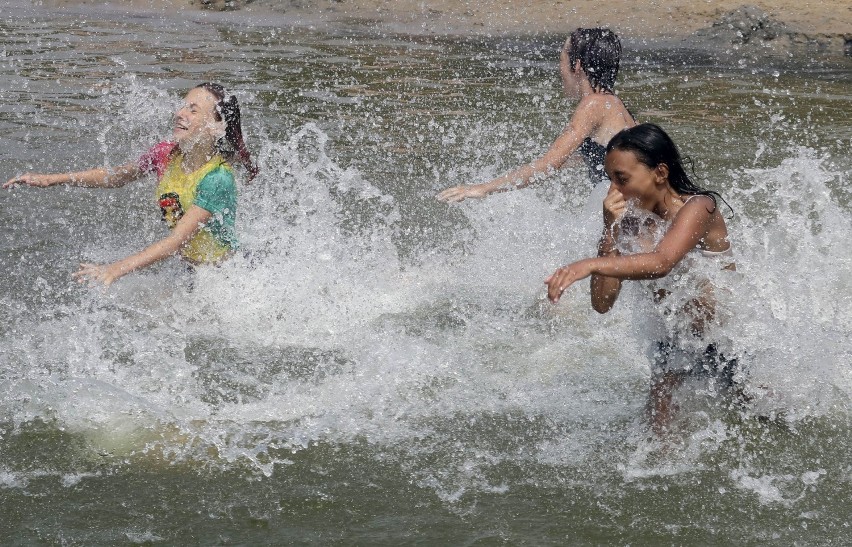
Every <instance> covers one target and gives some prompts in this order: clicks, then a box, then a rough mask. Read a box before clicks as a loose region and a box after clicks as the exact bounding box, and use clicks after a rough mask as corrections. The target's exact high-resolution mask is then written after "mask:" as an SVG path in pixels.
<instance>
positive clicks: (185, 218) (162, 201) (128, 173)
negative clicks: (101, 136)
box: [3, 83, 258, 286]
mask: <svg viewBox="0 0 852 547" xmlns="http://www.w3.org/2000/svg"><path fill="white" fill-rule="evenodd" d="M173 137H174V138H173V140H172V141H167V142H161V143H159V144H157V145H155V146H154V147H153V148H151V149H150V150H149V151H148V152H147V153H146V154H144V155H143V156H142V157H141V158H139V160H138V161H132V162H129V163H126V164H124V165H121V166H119V167H117V168H115V169H107V168H103V167H101V168H96V169H90V170H88V171H81V172H77V173H62V174H36V173H27V174H25V175H21V176H18V177H14V178H12V179H10V180H9V181H8V182H6V184H4V185H3V188H10V187H12V186H14V185H15V184H24V185H28V186H36V187H42V188H46V187H48V186H56V185H60V184H69V185H73V186H83V187H87V188H116V187H119V186H124V185H125V184H127V183H128V182H131V181H133V180H137V179H139V178H141V177H142V176H144V175H146V174H148V173H156V175H157V178H158V179H159V184H158V186H157V193H156V198H157V201H158V204H159V207H160V212H161V213H162V217H163V220H164V221H165V222H166V224H167V225H168V227H169V228H170V233H169V235H168V236H167V237H165V238H164V239H162V240H160V241H158V242H156V243H154V244H152V245H150V246H148V247H146V248H145V249H143V250H142V251H140V252H138V253H136V254H133V255H131V256H128V257H126V258H123V259H121V260H119V261H117V262H113V263H112V264H81V265H80V270H79V271H77V272H76V273H74V274H73V276H74V277H75V278H76V279H77V280H79V281H81V282H82V281H95V282H100V283H103V284H104V285H106V286H109V285H110V284H112V283H113V282H114V281H115V280H117V279H118V278H120V277H122V276H124V275H126V274H128V273H130V272H132V271H134V270H138V269H140V268H144V267H146V266H149V265H151V264H153V263H155V262H158V261H160V260H163V259H165V258H167V257H169V256H172V255H176V254H179V255H180V256H181V257H182V258H183V259H185V260H187V261H188V262H189V263H191V264H204V263H216V262H219V261H221V260H224V259H225V258H227V257H228V256H229V255H230V254H231V253H232V251H233V250H234V249H235V248H236V247H237V240H236V236H235V233H234V221H235V219H236V213H237V189H236V183H235V181H234V174H233V170H232V168H231V161H233V160H234V159H238V160H239V161H240V163H242V165H243V166H245V168H246V171H247V172H248V174H249V180H251V178H254V176H255V175H256V174H257V172H258V170H257V167H256V166H255V165H254V164H253V163H252V161H251V154H250V153H249V151H248V149H247V148H246V145H245V142H244V141H243V134H242V127H241V121H240V107H239V104H238V103H237V98H236V97H235V96H233V95H231V96H228V95H227V94H226V93H225V91H224V89H223V88H222V86H220V85H219V84H212V83H203V84H200V85H198V86H196V87H194V88H193V89H191V90H190V91H189V92H188V93H187V94H186V97H185V98H184V102H183V104H182V105H181V107H180V108H179V109H178V110H177V112H176V113H175V116H174V131H173Z"/></svg>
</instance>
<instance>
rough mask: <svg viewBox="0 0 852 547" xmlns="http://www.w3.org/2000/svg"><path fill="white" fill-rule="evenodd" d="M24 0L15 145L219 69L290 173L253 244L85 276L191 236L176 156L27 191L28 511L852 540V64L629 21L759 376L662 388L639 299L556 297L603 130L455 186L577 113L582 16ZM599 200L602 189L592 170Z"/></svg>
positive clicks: (9, 262)
mask: <svg viewBox="0 0 852 547" xmlns="http://www.w3.org/2000/svg"><path fill="white" fill-rule="evenodd" d="M217 17H218V18H216V17H213V16H198V17H197V18H195V19H192V18H186V19H178V18H173V19H164V18H162V17H161V16H159V15H148V16H142V15H122V14H120V13H117V12H109V13H108V15H103V12H102V13H101V14H100V15H99V14H97V13H96V12H87V11H77V12H72V13H65V14H63V13H62V12H56V11H48V10H46V9H42V8H29V7H21V6H15V5H13V6H12V7H11V8H9V9H8V11H4V13H3V15H2V21H0V58H2V64H0V76H2V78H0V98H2V100H0V165H2V169H0V178H2V180H6V179H8V178H9V177H11V176H12V175H14V174H16V173H18V172H21V171H25V170H38V171H59V170H63V171H64V170H70V169H81V168H85V167H90V166H93V165H99V164H112V165H115V164H118V163H121V162H124V161H126V160H127V159H128V158H133V157H137V156H138V155H139V154H141V153H142V152H143V151H144V150H145V149H146V148H147V147H148V146H150V145H151V144H153V143H155V142H157V140H158V139H160V138H163V137H164V136H167V135H168V134H169V127H170V115H171V112H172V111H173V109H174V105H175V104H176V103H177V101H178V100H179V98H180V96H181V93H182V92H183V91H184V90H186V89H187V88H188V87H191V86H192V85H194V84H195V83H198V82H200V81H205V80H215V81H221V82H223V83H225V84H226V85H228V86H229V87H230V88H231V89H233V90H235V91H236V92H237V94H238V95H239V98H240V100H241V102H242V104H243V109H244V112H243V116H244V123H245V127H246V131H247V134H248V140H249V144H250V146H252V147H253V149H254V151H255V154H256V156H257V157H258V159H259V162H260V165H261V168H262V175H261V177H260V179H259V180H258V181H257V182H256V183H255V184H253V185H252V186H250V187H242V188H241V196H240V217H239V226H238V229H239V231H240V237H241V239H242V241H243V244H244V247H245V248H246V249H247V250H249V251H250V252H251V259H242V258H238V259H235V260H234V261H232V262H231V263H229V264H227V265H225V266H224V267H222V268H219V269H211V270H207V271H202V272H199V273H198V274H196V275H195V276H190V275H189V274H187V273H186V272H184V271H183V269H182V268H181V266H180V265H179V264H176V263H168V264H165V265H163V266H160V267H156V268H153V269H151V270H150V271H147V272H144V273H141V274H139V275H134V276H129V277H127V278H125V279H123V280H122V281H121V282H120V283H118V284H117V285H115V286H114V287H113V288H111V289H110V290H109V291H107V292H101V291H98V290H96V289H89V288H86V287H80V286H76V285H75V284H73V283H72V282H71V280H70V279H69V272H71V271H73V270H74V268H75V267H76V264H77V263H78V262H80V261H84V260H85V261H89V260H92V261H106V260H113V259H116V258H118V257H121V256H124V255H126V254H127V253H130V252H133V251H135V250H138V249H139V248H141V247H142V246H143V245H145V244H147V243H148V242H151V241H153V240H155V239H157V238H158V237H161V236H162V233H163V232H162V230H163V227H162V226H161V224H160V222H159V218H158V214H157V213H156V211H155V210H154V206H153V203H152V193H153V186H152V184H151V182H150V181H149V182H146V183H140V184H136V185H131V186H129V187H126V188H122V189H119V190H113V191H90V190H84V189H74V188H71V189H64V188H58V189H49V190H36V189H30V188H17V189H14V190H13V191H9V192H3V195H2V197H0V199H2V212H0V257H2V265H3V270H4V281H3V283H2V285H0V286H2V289H0V303H2V306H0V542H2V543H3V544H8V545H18V544H20V545H29V544H39V543H44V544H72V545H74V544H84V545H91V544H132V543H142V544H202V545H209V544H240V545H256V544H290V543H295V544H323V545H325V544H394V545H395V544H438V543H446V544H454V545H455V544H470V545H499V544H533V545H539V544H560V545H561V544H574V543H579V544H639V545H658V544H778V545H790V544H827V543H843V542H844V541H845V537H846V536H847V535H848V534H847V531H848V528H849V526H850V514H852V505H850V501H849V500H848V495H847V491H848V490H849V486H850V480H851V479H852V472H851V471H850V466H849V461H850V454H852V447H850V441H849V439H850V417H851V416H852V405H850V398H849V395H850V393H852V375H850V373H849V367H850V365H851V364H852V362H850V351H849V345H848V339H849V333H850V330H851V329H852V315H850V312H849V310H850V309H852V306H850V305H849V304H852V302H850V297H849V296H848V295H849V294H852V292H850V288H852V287H850V282H849V279H850V277H849V274H848V272H849V271H850V270H849V267H850V265H852V264H850V262H852V253H850V252H849V250H848V245H847V244H846V243H847V241H848V237H849V232H850V226H852V222H850V220H852V219H850V214H849V197H850V195H849V194H850V193H849V173H850V167H852V162H850V159H849V155H848V150H849V147H850V144H852V142H850V141H852V130H850V126H849V119H850V114H852V93H850V91H849V90H850V85H849V84H850V81H852V74H850V67H849V65H848V64H846V65H842V64H841V65H838V66H824V65H818V64H814V65H812V66H806V67H794V66H790V65H778V66H766V67H762V68H760V69H753V68H748V69H738V68H736V67H727V66H711V65H708V64H707V63H706V62H704V61H703V60H701V59H700V58H698V57H693V58H689V57H686V56H684V55H682V54H680V53H678V54H674V53H672V54H671V55H667V54H666V53H665V52H654V51H647V50H642V51H631V50H630V49H629V48H628V50H627V54H626V59H625V66H624V68H623V72H622V77H621V81H620V84H619V92H620V95H621V96H622V97H623V98H624V100H625V102H626V103H627V104H628V106H629V107H630V108H631V109H632V110H633V111H634V113H635V114H636V116H637V118H639V119H640V120H642V121H654V122H657V123H660V124H662V125H664V126H665V127H666V128H667V129H668V130H669V131H670V133H671V134H672V135H673V136H674V137H675V139H676V140H677V142H678V143H679V145H680V146H681V148H682V149H683V151H684V152H685V153H687V154H688V155H690V156H691V157H693V158H694V160H695V165H696V170H697V172H698V173H699V174H700V176H701V179H702V181H704V182H705V183H706V184H708V185H709V186H712V187H714V188H716V189H718V190H720V191H721V192H722V193H723V195H724V196H725V197H726V198H727V199H728V201H729V202H730V203H731V205H732V207H733V209H734V211H735V213H736V214H735V216H734V217H733V219H732V220H731V230H732V233H733V234H734V235H735V246H736V249H737V261H738V266H739V268H740V271H741V272H742V273H743V277H744V281H743V283H742V285H741V286H740V291H739V292H738V293H737V295H736V298H737V307H738V314H737V319H736V322H735V323H734V324H733V325H732V326H731V332H732V338H733V339H734V342H733V343H734V348H735V349H736V350H737V351H738V352H740V354H741V355H744V356H745V359H746V360H748V362H749V366H750V369H751V370H750V380H749V382H750V385H752V386H760V388H761V389H764V388H768V391H767V390H766V389H764V390H763V391H760V393H764V394H765V393H769V394H768V395H764V396H761V397H758V398H757V400H756V402H755V403H754V405H752V406H749V407H747V408H745V409H743V408H740V407H738V406H736V405H734V404H733V402H732V401H731V400H729V399H726V398H725V397H723V396H719V395H717V394H714V392H713V390H712V389H711V387H712V386H708V385H705V384H704V383H702V382H695V383H693V384H690V385H688V386H686V387H685V388H684V389H683V390H682V393H680V394H679V397H680V398H679V400H680V405H681V415H682V419H681V421H680V423H679V431H678V433H676V434H675V435H674V436H673V438H671V439H669V440H668V441H666V442H660V441H659V440H657V439H654V438H653V437H652V436H651V435H650V434H649V432H648V430H647V426H646V425H645V423H644V422H643V407H644V404H645V400H646V397H647V386H648V378H649V363H648V359H647V357H646V356H645V347H646V345H647V340H646V339H645V338H644V337H643V334H642V333H643V331H642V328H641V322H642V321H641V319H639V318H637V317H636V316H635V315H634V314H633V313H632V312H631V309H630V307H629V306H622V307H620V308H618V309H616V310H615V311H614V313H613V314H612V315H610V316H605V317H601V316H597V315H595V314H594V313H593V312H591V311H590V310H589V306H588V302H587V295H586V294H583V292H584V291H583V289H578V290H577V291H575V292H574V293H572V294H571V295H569V296H568V297H566V298H565V302H564V303H563V304H561V305H560V306H559V307H558V308H556V309H553V308H551V306H550V305H549V304H547V303H545V302H543V291H542V283H541V281H542V279H543V278H544V277H545V276H546V275H547V274H548V273H550V272H551V271H552V270H553V269H554V268H555V267H557V266H558V265H560V264H562V263H565V262H567V261H568V260H570V259H572V258H576V257H579V256H584V254H587V253H588V252H590V251H589V249H590V248H592V247H593V244H594V235H593V234H592V235H591V236H590V230H591V228H590V226H592V223H590V221H589V220H588V217H587V215H586V213H584V207H585V206H586V201H587V199H588V196H589V192H590V189H591V188H590V184H589V182H588V181H587V180H586V178H585V168H584V167H583V165H582V164H581V163H580V162H578V163H576V164H575V165H572V166H569V167H568V168H566V169H564V170H563V171H562V172H561V173H560V174H559V175H558V176H556V177H554V178H552V179H551V180H550V181H548V182H547V183H544V184H542V185H540V187H538V188H536V189H530V190H527V191H524V192H513V193H507V194H501V195H498V196H494V197H492V198H489V199H488V200H486V201H482V202H476V203H470V204H464V205H462V206H453V207H448V206H446V205H444V204H440V203H438V202H436V201H435V200H434V198H433V196H434V194H435V193H436V192H437V191H439V190H440V189H442V188H444V187H446V186H448V185H451V184H456V183H460V182H473V181H482V180H486V179H487V178H488V177H490V176H493V175H497V174H499V173H501V172H504V171H505V170H507V169H509V168H511V167H514V166H516V165H518V164H520V163H521V162H523V161H528V160H529V159H531V158H532V157H533V156H534V155H535V154H536V153H538V152H540V151H541V150H543V149H544V147H546V146H547V145H548V144H549V143H550V142H551V140H552V139H553V138H554V137H555V136H556V135H557V134H558V132H559V131H560V129H561V128H562V127H563V125H564V124H565V123H566V122H567V119H568V115H569V113H570V111H571V105H570V104H568V103H566V102H565V101H564V100H563V99H562V98H561V97H560V83H559V81H558V72H557V69H556V62H555V61H556V58H557V51H558V50H557V48H558V46H559V45H560V41H559V39H558V37H557V38H554V39H553V40H549V39H539V40H527V39H518V40H502V41H489V40H479V39H471V40H459V39H456V40H445V39H433V38H429V37H406V36H388V35H377V34H374V33H371V32H370V29H366V28H365V29H360V31H355V30H352V29H347V30H342V29H341V30H339V31H334V32H326V31H323V32H319V31H315V30H311V29H308V28H299V27H293V26H289V25H288V22H287V21H286V20H284V19H281V20H275V19H270V20H268V21H264V22H262V23H261V22H259V21H257V20H252V21H251V23H250V24H248V23H246V22H245V20H241V19H239V16H233V15H232V16H217ZM593 208H594V206H593Z"/></svg>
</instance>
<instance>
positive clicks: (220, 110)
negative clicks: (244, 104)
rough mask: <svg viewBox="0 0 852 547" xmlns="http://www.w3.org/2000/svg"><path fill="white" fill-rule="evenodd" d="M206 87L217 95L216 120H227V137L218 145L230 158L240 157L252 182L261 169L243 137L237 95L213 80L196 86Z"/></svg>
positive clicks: (212, 93) (221, 152) (226, 157)
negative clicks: (252, 157) (226, 90)
mask: <svg viewBox="0 0 852 547" xmlns="http://www.w3.org/2000/svg"><path fill="white" fill-rule="evenodd" d="M198 88H201V89H204V90H205V91H207V92H208V93H210V94H211V95H213V96H214V97H216V101H217V102H216V121H221V120H225V137H224V138H222V139H219V142H218V143H217V147H218V148H219V153H220V154H222V156H223V157H224V158H225V159H226V160H228V161H233V160H234V159H239V161H240V163H241V164H242V165H243V167H245V169H246V171H247V172H248V174H249V178H248V181H249V182H251V180H252V179H254V177H256V176H257V173H258V172H259V171H260V170H259V169H258V168H257V165H255V164H254V162H253V161H252V160H251V152H249V150H248V148H247V147H246V143H245V140H244V139H243V128H242V122H241V119H240V105H239V103H238V102H237V97H236V96H235V95H230V96H228V94H227V93H226V92H225V88H224V87H222V86H221V85H219V84H216V83H212V82H204V83H202V84H198V85H197V86H195V89H198Z"/></svg>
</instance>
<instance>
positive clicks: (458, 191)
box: [436, 184, 488, 203]
mask: <svg viewBox="0 0 852 547" xmlns="http://www.w3.org/2000/svg"><path fill="white" fill-rule="evenodd" d="M487 195H488V192H487V191H485V190H484V189H483V188H482V186H481V185H479V184H462V185H461V186H454V187H452V188H447V189H446V190H444V191H443V192H441V193H440V194H438V195H437V196H436V198H437V199H438V201H445V202H447V203H457V202H459V201H463V200H465V199H467V198H475V199H482V198H484V197H486V196H487Z"/></svg>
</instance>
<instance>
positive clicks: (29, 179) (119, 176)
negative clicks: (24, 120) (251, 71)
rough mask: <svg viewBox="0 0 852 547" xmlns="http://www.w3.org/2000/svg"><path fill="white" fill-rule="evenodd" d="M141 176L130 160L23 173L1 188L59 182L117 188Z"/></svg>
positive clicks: (44, 186)
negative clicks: (114, 164)
mask: <svg viewBox="0 0 852 547" xmlns="http://www.w3.org/2000/svg"><path fill="white" fill-rule="evenodd" d="M141 176H142V171H141V170H140V169H139V166H138V165H137V164H136V162H132V161H131V162H127V163H125V164H124V165H119V166H118V167H115V168H112V169H107V168H106V167H97V168H95V169H89V170H87V171H77V172H75V173H56V174H40V173H26V174H24V175H20V176H17V177H12V178H11V179H9V180H8V181H7V182H6V183H5V184H4V185H3V188H11V187H12V186H14V185H16V184H24V185H26V186H36V187H38V188H47V187H49V186H58V185H60V184H68V185H71V186H82V187H85V188H118V187H120V186H124V185H125V184H127V183H128V182H131V181H133V180H136V179H138V178H139V177H141Z"/></svg>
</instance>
